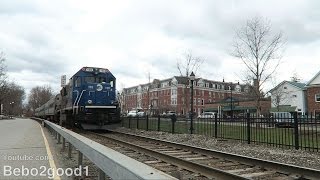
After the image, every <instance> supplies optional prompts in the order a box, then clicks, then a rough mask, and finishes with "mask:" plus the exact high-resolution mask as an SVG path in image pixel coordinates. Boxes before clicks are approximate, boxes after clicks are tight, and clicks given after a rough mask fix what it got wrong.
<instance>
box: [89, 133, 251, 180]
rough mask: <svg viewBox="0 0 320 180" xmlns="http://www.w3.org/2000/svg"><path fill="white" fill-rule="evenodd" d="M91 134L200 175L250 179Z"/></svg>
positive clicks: (228, 178) (228, 179)
mask: <svg viewBox="0 0 320 180" xmlns="http://www.w3.org/2000/svg"><path fill="white" fill-rule="evenodd" d="M93 134H95V135H97V136H100V137H103V138H106V139H108V140H110V141H115V142H116V143H118V144H121V145H123V146H126V147H129V148H132V149H135V150H137V151H140V152H144V153H147V154H148V155H150V156H152V157H155V158H158V159H161V160H163V161H165V162H167V163H170V164H173V165H176V166H179V167H183V168H184V169H187V170H189V171H192V172H196V173H200V174H201V175H204V176H207V177H209V178H217V179H225V180H235V179H246V180H248V179H250V178H245V177H242V176H240V175H236V174H233V173H230V172H226V171H222V170H220V169H216V168H212V167H209V166H206V165H202V164H198V163H194V162H191V161H187V160H183V159H180V158H177V157H174V156H170V155H167V154H164V153H161V152H157V151H154V150H151V149H148V148H145V147H142V146H139V145H136V144H134V143H131V142H126V141H123V140H119V139H114V138H111V137H107V136H105V135H103V134H98V133H93Z"/></svg>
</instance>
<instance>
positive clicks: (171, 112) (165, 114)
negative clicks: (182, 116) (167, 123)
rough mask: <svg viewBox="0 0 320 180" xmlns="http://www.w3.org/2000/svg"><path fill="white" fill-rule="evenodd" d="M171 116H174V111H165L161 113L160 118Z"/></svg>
mask: <svg viewBox="0 0 320 180" xmlns="http://www.w3.org/2000/svg"><path fill="white" fill-rule="evenodd" d="M172 115H176V112H174V111H167V112H165V113H163V114H162V115H161V116H163V117H167V118H169V117H171V116H172Z"/></svg>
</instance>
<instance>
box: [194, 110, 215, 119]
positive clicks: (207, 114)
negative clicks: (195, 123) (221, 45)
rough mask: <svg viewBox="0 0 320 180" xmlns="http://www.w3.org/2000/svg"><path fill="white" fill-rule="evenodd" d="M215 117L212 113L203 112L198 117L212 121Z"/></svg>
mask: <svg viewBox="0 0 320 180" xmlns="http://www.w3.org/2000/svg"><path fill="white" fill-rule="evenodd" d="M214 117H215V113H214V112H204V113H202V114H200V115H199V116H198V118H200V119H212V118H214Z"/></svg>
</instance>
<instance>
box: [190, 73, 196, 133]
mask: <svg viewBox="0 0 320 180" xmlns="http://www.w3.org/2000/svg"><path fill="white" fill-rule="evenodd" d="M194 79H195V75H194V73H193V72H191V74H190V82H191V117H190V120H191V121H190V123H191V125H190V133H191V134H193V81H194Z"/></svg>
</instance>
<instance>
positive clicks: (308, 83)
mask: <svg viewBox="0 0 320 180" xmlns="http://www.w3.org/2000/svg"><path fill="white" fill-rule="evenodd" d="M318 76H320V71H319V72H318V73H317V74H316V75H315V76H313V78H311V80H310V81H308V82H307V84H306V86H310V84H311V83H312V81H313V80H315V79H316V78H317V77H318Z"/></svg>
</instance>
